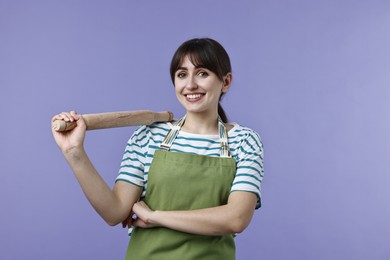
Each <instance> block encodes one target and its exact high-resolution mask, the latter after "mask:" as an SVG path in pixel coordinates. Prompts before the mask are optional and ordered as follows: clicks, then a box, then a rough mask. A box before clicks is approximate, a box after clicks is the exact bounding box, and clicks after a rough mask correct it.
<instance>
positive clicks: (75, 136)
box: [52, 111, 87, 154]
mask: <svg viewBox="0 0 390 260" xmlns="http://www.w3.org/2000/svg"><path fill="white" fill-rule="evenodd" d="M55 120H64V121H66V122H74V121H75V122H76V123H77V125H76V127H75V128H73V129H72V130H70V131H65V132H57V131H55V130H54V129H53V128H52V133H53V136H54V140H55V141H56V143H57V145H58V147H59V148H60V149H61V151H62V152H63V153H64V154H66V153H68V152H70V151H72V150H74V149H78V148H83V145H84V138H85V131H86V129H87V126H86V124H85V122H84V119H83V117H82V116H81V115H79V114H77V113H76V112H75V111H70V112H62V113H60V114H58V115H55V116H53V118H52V122H54V121H55Z"/></svg>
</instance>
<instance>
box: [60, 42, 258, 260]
mask: <svg viewBox="0 0 390 260" xmlns="http://www.w3.org/2000/svg"><path fill="white" fill-rule="evenodd" d="M171 77H172V82H173V84H174V86H175V92H176V96H177V98H178V100H179V102H180V103H181V104H182V105H183V107H184V108H185V109H186V115H185V116H184V117H183V118H181V119H180V120H178V121H177V122H163V123H154V124H152V125H149V126H141V127H139V128H138V129H137V130H136V131H135V132H134V134H133V135H132V136H131V138H130V139H129V141H128V144H127V147H126V149H125V152H124V155H123V160H122V163H121V167H120V172H119V175H118V177H117V179H116V183H115V186H114V189H113V190H111V189H110V188H109V186H108V185H107V184H106V183H105V182H104V180H103V179H102V178H101V177H100V175H99V174H98V172H97V171H96V170H95V168H94V167H93V165H92V163H91V162H90V160H89V159H88V156H87V154H86V152H85V150H84V145H83V142H84V137H85V129H86V126H85V122H84V119H83V117H81V116H80V115H78V114H77V113H75V112H74V111H72V112H69V113H68V112H65V113H61V114H59V115H56V116H54V117H53V120H56V119H62V120H65V121H75V122H76V123H77V126H76V127H75V128H74V129H73V130H72V131H70V132H67V133H59V132H56V131H53V135H54V138H55V140H56V142H57V144H58V146H59V147H60V149H61V150H62V152H63V154H64V156H65V158H66V159H67V161H68V163H69V164H70V166H71V167H72V169H73V171H74V174H75V175H76V178H77V179H78V181H79V183H80V185H81V187H82V188H83V191H84V193H85V195H86V197H87V198H88V200H89V201H90V203H91V204H92V206H93V207H94V208H95V209H96V211H97V212H98V213H99V214H100V215H101V217H102V218H103V219H104V220H105V221H106V222H107V223H108V224H110V225H116V224H119V223H121V222H122V223H123V224H124V225H126V224H127V225H128V226H129V227H130V228H131V229H130V230H132V232H131V239H130V243H129V246H128V250H127V256H126V259H210V260H214V259H227V260H229V259H235V242H234V234H235V233H240V232H243V231H244V230H245V228H246V227H247V226H248V225H249V223H250V221H251V218H252V216H253V213H254V210H255V209H256V208H259V207H260V205H261V203H260V202H261V200H260V198H261V195H260V185H261V182H262V179H263V156H264V155H263V145H262V142H261V139H260V137H259V136H258V134H257V133H256V132H255V131H253V130H251V129H249V128H247V127H243V126H240V125H238V124H237V123H234V124H229V123H228V121H227V117H226V115H225V113H224V111H223V109H222V107H221V106H220V104H219V101H220V99H221V97H222V95H224V94H225V93H226V92H227V91H228V89H229V87H230V85H231V81H232V73H231V65H230V60H229V56H228V54H227V53H226V51H225V50H224V48H223V47H222V46H221V45H220V44H219V43H218V42H216V41H215V40H212V39H208V38H204V39H192V40H189V41H187V42H185V43H183V44H182V45H181V46H180V47H179V49H178V50H177V51H176V53H175V55H174V56H173V59H172V62H171ZM134 215H136V219H133V216H134Z"/></svg>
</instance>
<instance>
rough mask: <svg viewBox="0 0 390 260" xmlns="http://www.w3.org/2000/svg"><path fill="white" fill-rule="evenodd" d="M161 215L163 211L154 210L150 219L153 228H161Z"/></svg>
mask: <svg viewBox="0 0 390 260" xmlns="http://www.w3.org/2000/svg"><path fill="white" fill-rule="evenodd" d="M161 213H162V211H159V210H154V211H152V213H151V214H150V217H149V219H148V222H149V223H150V224H152V225H153V226H161V221H160V220H161Z"/></svg>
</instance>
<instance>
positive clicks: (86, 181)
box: [64, 147, 131, 225]
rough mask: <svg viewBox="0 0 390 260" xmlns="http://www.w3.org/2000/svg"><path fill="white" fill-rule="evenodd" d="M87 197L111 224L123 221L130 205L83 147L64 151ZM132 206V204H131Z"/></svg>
mask: <svg viewBox="0 0 390 260" xmlns="http://www.w3.org/2000/svg"><path fill="white" fill-rule="evenodd" d="M64 156H65V158H66V160H67V161H68V163H69V165H70V166H71V168H72V170H73V173H74V175H75V176H76V178H77V180H78V182H79V184H80V186H81V188H82V190H83V192H84V194H85V196H86V198H87V199H88V201H89V202H90V203H91V205H92V206H93V208H94V209H95V210H96V211H97V213H98V214H99V215H100V216H101V217H102V218H103V219H104V220H105V221H106V222H107V223H108V224H110V225H116V224H118V223H120V222H121V221H123V220H124V219H125V218H126V217H127V216H128V214H129V206H125V205H123V203H121V201H120V199H119V198H118V196H116V194H115V193H114V191H113V190H111V188H110V187H109V186H108V185H107V184H106V182H105V181H104V180H103V179H102V177H101V176H100V175H99V173H98V172H97V171H96V169H95V167H94V166H93V165H92V163H91V161H90V160H89V158H88V155H87V154H86V152H85V150H84V148H83V147H81V148H75V149H72V150H70V151H67V152H64ZM130 208H131V206H130Z"/></svg>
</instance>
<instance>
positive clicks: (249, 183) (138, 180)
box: [116, 122, 264, 208]
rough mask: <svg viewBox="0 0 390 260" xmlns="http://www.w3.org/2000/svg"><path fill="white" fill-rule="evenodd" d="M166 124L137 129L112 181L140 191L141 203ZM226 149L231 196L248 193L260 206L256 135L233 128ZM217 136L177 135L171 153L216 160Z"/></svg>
mask: <svg viewBox="0 0 390 260" xmlns="http://www.w3.org/2000/svg"><path fill="white" fill-rule="evenodd" d="M171 127H172V124H171V123H169V122H164V123H155V124H152V125H149V126H140V127H139V128H138V129H137V130H136V131H135V132H134V133H133V135H132V136H131V137H130V139H129V141H128V143H127V146H126V149H125V152H124V154H123V159H122V162H121V166H120V170H119V175H118V177H117V179H116V181H125V182H129V183H132V184H134V185H137V186H140V187H143V192H142V195H141V199H142V198H143V197H144V196H145V191H146V189H147V185H148V173H149V168H150V165H151V163H152V159H153V155H154V152H155V151H156V150H157V149H159V147H160V145H161V143H162V141H163V140H164V138H165V136H166V135H167V133H168V131H169V130H170V129H171ZM228 137H229V138H228V141H229V149H230V152H231V154H232V157H233V158H234V159H235V160H236V167H237V171H236V176H235V178H234V180H233V183H232V186H231V192H234V191H248V192H253V193H255V194H256V195H257V197H258V202H257V206H256V208H259V207H260V206H261V193H260V191H261V182H262V179H263V174H264V170H263V158H264V153H263V144H262V142H261V139H260V137H259V135H258V134H257V133H256V132H255V131H253V130H251V129H249V128H247V127H243V126H240V125H238V124H234V127H233V128H232V129H231V130H230V131H229V132H228ZM220 149H221V145H220V141H219V136H218V135H201V134H192V133H187V132H183V131H180V132H179V134H178V136H177V137H176V139H175V141H174V142H173V144H172V146H171V149H170V151H171V152H183V153H193V154H199V155H206V156H215V157H218V156H220Z"/></svg>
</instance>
